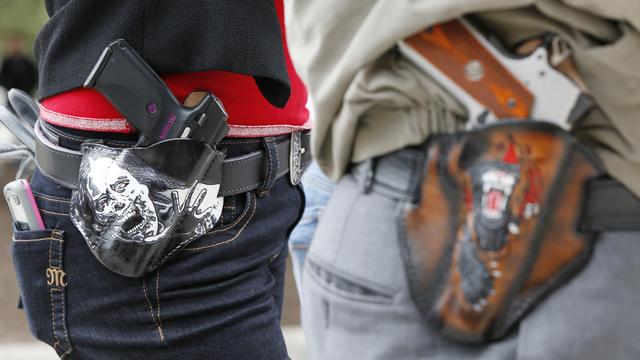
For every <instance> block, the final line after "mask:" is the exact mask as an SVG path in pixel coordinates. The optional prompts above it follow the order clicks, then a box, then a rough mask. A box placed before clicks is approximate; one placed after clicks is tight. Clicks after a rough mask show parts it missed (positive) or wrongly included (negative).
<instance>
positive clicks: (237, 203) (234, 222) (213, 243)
mask: <svg viewBox="0 0 640 360" xmlns="http://www.w3.org/2000/svg"><path fill="white" fill-rule="evenodd" d="M239 199H243V200H239ZM225 204H227V201H225ZM256 205H257V204H256V195H255V194H254V193H253V192H247V193H244V194H240V195H235V196H234V200H233V210H232V209H231V208H230V207H231V205H228V207H227V209H226V216H227V219H226V220H225V223H224V224H221V223H218V224H217V225H216V226H215V227H214V228H213V229H212V230H211V231H209V232H208V233H206V234H204V235H202V236H201V237H200V238H198V239H196V240H194V241H193V242H192V243H190V244H189V245H187V246H186V247H185V248H184V249H182V251H181V253H182V255H183V256H184V253H185V251H186V252H193V251H204V250H209V249H213V248H217V247H220V246H223V245H227V244H231V243H232V242H233V241H235V240H236V239H238V237H240V234H241V233H242V231H243V230H244V228H245V227H246V226H247V224H248V223H249V222H250V221H251V219H252V218H253V216H254V215H255V212H256ZM223 213H224V210H223ZM232 214H233V215H232ZM231 216H233V218H231ZM178 256H180V255H178Z"/></svg>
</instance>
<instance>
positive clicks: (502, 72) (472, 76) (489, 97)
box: [405, 20, 533, 119]
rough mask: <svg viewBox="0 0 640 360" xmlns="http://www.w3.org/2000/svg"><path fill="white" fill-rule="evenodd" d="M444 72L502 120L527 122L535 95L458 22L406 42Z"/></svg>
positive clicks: (430, 29) (440, 26) (425, 32)
mask: <svg viewBox="0 0 640 360" xmlns="http://www.w3.org/2000/svg"><path fill="white" fill-rule="evenodd" d="M405 42H406V44H407V45H409V46H410V47H412V48H413V49H414V50H415V51H417V52H418V53H420V55H422V57H424V58H425V60H426V61H428V62H430V63H431V64H432V65H433V66H435V67H436V68H437V69H438V70H439V71H440V72H442V73H443V74H444V75H446V76H447V77H448V78H449V79H451V80H452V81H453V82H455V83H456V84H457V85H458V86H459V87H460V88H462V89H463V90H464V91H466V92H467V93H468V94H469V95H471V96H472V97H473V98H475V99H476V101H478V102H479V103H480V104H482V105H484V106H485V107H486V108H487V109H489V110H491V111H492V112H493V113H494V114H495V115H496V117H497V118H498V119H500V118H526V117H528V116H529V112H530V109H531V106H532V104H533V95H532V94H531V93H530V92H529V90H528V89H527V88H525V87H524V85H522V84H521V83H520V81H519V80H518V79H516V78H515V77H514V76H513V75H512V74H511V73H510V72H509V71H508V70H507V69H506V68H505V67H504V66H503V65H502V64H501V63H500V62H499V61H498V59H496V57H495V56H494V55H493V54H491V53H490V52H489V50H487V49H486V47H485V45H483V44H482V43H481V42H480V41H479V40H478V39H477V38H476V37H475V36H474V34H472V33H471V31H470V30H469V29H468V28H467V27H465V25H464V24H462V23H461V22H460V21H458V20H452V21H448V22H445V23H441V24H438V25H435V26H433V27H430V28H427V29H425V30H423V31H422V32H419V33H417V34H415V35H412V36H411V37H409V38H407V39H406V40H405Z"/></svg>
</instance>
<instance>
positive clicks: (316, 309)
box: [302, 149, 640, 360]
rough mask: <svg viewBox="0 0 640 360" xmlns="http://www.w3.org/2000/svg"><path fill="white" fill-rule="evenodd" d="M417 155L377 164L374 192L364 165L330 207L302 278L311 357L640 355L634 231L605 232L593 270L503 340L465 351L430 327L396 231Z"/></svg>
mask: <svg viewBox="0 0 640 360" xmlns="http://www.w3.org/2000/svg"><path fill="white" fill-rule="evenodd" d="M420 158H421V157H420V156H419V151H417V150H409V149H407V150H403V151H400V152H397V153H393V154H390V155H387V156H384V157H382V158H380V159H379V162H378V165H377V168H376V171H375V176H374V177H373V183H372V184H373V185H372V187H371V190H372V191H371V192H369V193H366V192H365V191H363V188H364V187H365V186H366V184H367V180H368V179H370V176H367V171H366V170H367V167H365V166H360V167H357V168H356V169H354V171H352V173H351V174H349V175H347V176H346V177H345V178H343V179H342V180H341V181H340V182H339V184H338V186H337V188H336V190H335V192H334V193H333V196H332V198H331V200H330V201H329V203H328V204H327V207H326V209H325V211H324V215H323V217H322V218H321V219H320V223H319V225H318V228H317V232H316V235H315V238H314V240H313V242H312V245H311V248H310V250H309V254H308V257H307V262H306V263H305V266H304V272H303V284H304V285H303V289H302V296H303V299H304V307H303V310H302V312H303V326H304V330H305V335H306V342H307V348H308V353H309V356H310V358H311V359H317V360H333V359H349V360H361V359H362V360H373V359H385V360H386V359H393V360H396V359H544V360H548V359H582V360H584V359H594V360H595V359H597V360H602V359H640V307H639V306H640V233H637V232H635V233H629V232H627V233H623V232H616V233H603V234H602V235H601V236H600V239H599V240H598V242H597V245H596V249H595V252H594V254H593V257H592V259H591V260H590V262H589V264H588V265H587V267H586V268H585V269H584V270H583V271H582V272H581V273H579V274H578V275H577V276H576V277H575V278H573V279H572V280H571V281H570V282H569V283H567V284H566V285H565V286H563V287H561V288H560V289H558V290H556V291H555V292H554V293H553V294H552V295H551V296H550V297H548V298H547V299H546V300H544V301H543V302H542V303H540V304H539V305H538V306H537V307H536V308H535V309H534V311H533V312H532V313H530V314H529V315H528V316H527V317H526V318H525V320H524V321H522V322H521V323H520V325H519V328H518V329H517V331H516V332H514V333H513V334H511V335H510V336H509V337H507V338H506V339H504V340H502V341H500V342H496V343H492V344H489V345H485V346H464V345H459V344H456V343H453V342H451V341H448V340H445V339H443V338H442V337H440V336H439V335H438V334H437V333H436V332H434V331H432V330H431V329H430V328H429V327H427V326H426V325H425V324H424V323H423V322H422V320H421V317H420V316H419V314H418V312H417V310H416V308H415V306H414V304H413V303H412V300H411V298H410V296H409V291H408V286H407V282H406V279H405V272H404V268H403V265H402V260H401V257H400V250H399V239H398V236H399V235H398V229H397V225H396V223H397V221H396V220H397V218H398V217H399V216H403V215H404V212H405V211H406V208H407V205H408V202H409V193H408V188H409V183H410V179H411V178H413V177H415V176H418V173H417V171H418V170H417V169H418V162H419V161H421V160H420ZM639 221H640V219H639Z"/></svg>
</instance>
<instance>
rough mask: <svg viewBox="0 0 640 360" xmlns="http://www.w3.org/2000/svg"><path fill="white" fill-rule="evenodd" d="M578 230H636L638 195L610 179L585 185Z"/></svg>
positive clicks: (639, 219) (639, 220) (639, 209)
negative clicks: (583, 205)
mask: <svg viewBox="0 0 640 360" xmlns="http://www.w3.org/2000/svg"><path fill="white" fill-rule="evenodd" d="M579 228H580V230H582V231H592V232H601V231H639V230H640V198H638V197H637V196H635V195H634V194H633V193H632V192H631V191H629V190H628V189H627V188H625V187H624V186H623V185H622V184H620V183H619V182H618V181H616V180H614V179H611V178H604V179H594V180H592V181H590V182H589V183H588V184H587V188H586V206H585V207H584V212H583V214H582V220H581V221H580V225H579Z"/></svg>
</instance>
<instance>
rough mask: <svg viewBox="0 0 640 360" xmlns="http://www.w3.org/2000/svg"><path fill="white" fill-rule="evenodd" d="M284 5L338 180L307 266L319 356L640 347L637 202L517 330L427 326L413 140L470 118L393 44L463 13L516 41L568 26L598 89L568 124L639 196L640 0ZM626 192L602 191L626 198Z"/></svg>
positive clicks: (476, 355) (330, 170)
mask: <svg viewBox="0 0 640 360" xmlns="http://www.w3.org/2000/svg"><path fill="white" fill-rule="evenodd" d="M285 8H286V9H287V27H288V29H289V31H288V40H289V45H290V49H291V54H292V58H293V60H294V64H295V65H296V69H297V71H298V73H299V74H300V76H301V78H302V79H303V81H304V82H305V84H306V85H307V88H308V90H309V93H310V97H311V98H312V99H313V100H314V109H315V110H314V113H313V114H312V118H313V120H314V122H315V124H314V134H313V143H312V148H313V155H314V159H315V160H316V162H317V164H318V166H319V168H320V169H322V171H323V172H324V173H325V174H327V175H328V176H329V177H330V178H332V179H334V180H336V181H337V186H336V188H335V189H334V190H333V194H332V195H331V197H330V198H329V201H328V203H327V204H326V207H325V208H324V211H323V215H322V217H321V218H320V220H319V224H318V228H317V231H316V232H315V235H314V236H313V242H312V243H311V246H310V248H309V251H308V254H306V260H305V261H304V267H303V269H302V279H303V281H302V290H301V296H302V300H303V308H302V312H303V317H302V320H303V327H304V330H305V336H306V345H307V349H308V353H309V356H310V358H311V359H314V360H316V359H317V360H324V359H366V360H374V359H483V360H501V359H593V360H596V359H612V358H616V359H635V358H637V355H638V354H639V353H640V345H639V344H638V342H637V341H636V340H635V339H636V336H635V334H637V333H638V332H639V331H640V317H639V316H638V315H637V311H636V310H637V309H636V308H637V305H636V304H637V303H638V302H639V301H640V281H639V280H638V276H637V273H638V272H640V262H638V260H637V259H638V256H640V232H638V230H637V220H630V219H633V218H634V217H633V216H628V215H626V216H624V217H623V216H621V217H619V219H618V220H624V219H627V220H628V222H627V223H626V225H627V227H626V228H624V227H619V228H617V229H615V227H605V228H604V231H602V232H599V233H597V235H598V236H599V238H598V241H597V242H596V243H595V248H594V251H593V255H592V257H591V259H590V260H589V262H588V263H586V266H585V267H584V269H582V271H581V272H579V273H577V275H576V276H575V277H573V278H571V279H570V280H569V281H568V282H567V283H566V284H565V285H564V286H562V287H560V288H558V289H556V290H555V291H553V292H551V294H550V295H549V297H548V298H545V299H544V300H542V301H541V302H539V303H538V305H537V306H536V307H535V308H534V309H533V310H532V311H531V312H529V313H528V314H527V315H526V316H525V317H524V318H523V319H522V320H521V321H520V322H519V323H517V326H515V331H512V332H510V333H508V336H505V337H503V338H501V339H499V340H497V341H486V342H481V343H479V344H475V345H468V344H464V343H462V342H458V341H453V340H451V338H450V337H446V336H443V334H441V333H440V332H439V331H438V330H436V329H435V327H432V326H428V324H427V322H426V321H425V319H424V318H423V317H422V316H421V315H422V314H421V311H419V309H418V305H417V304H419V303H420V301H419V300H416V299H415V298H414V297H413V294H412V290H411V289H410V284H409V277H410V275H411V274H410V273H409V271H407V270H406V267H405V264H404V261H405V259H406V257H407V256H406V254H403V252H406V249H405V248H402V245H401V244H404V243H406V239H405V237H406V231H404V229H403V226H402V225H401V224H402V223H403V222H404V220H403V219H404V218H405V216H406V213H407V209H408V208H410V207H411V206H413V197H414V195H415V192H414V187H413V185H412V184H413V182H414V181H415V179H417V178H420V177H421V176H422V172H421V171H422V169H423V163H424V161H425V160H424V159H425V154H424V152H423V149H422V148H421V147H417V146H416V145H419V144H422V143H423V142H424V141H425V139H427V138H428V137H429V136H430V135H432V134H442V133H458V132H461V131H462V130H463V129H464V127H465V121H466V120H467V114H466V109H465V108H464V107H463V106H462V105H461V104H460V102H459V101H458V99H456V98H455V97H453V96H452V95H451V93H449V92H448V91H446V90H445V89H444V88H443V87H442V84H439V83H438V82H437V81H435V80H434V79H433V78H432V77H430V76H428V75H426V74H425V73H424V72H423V71H421V70H420V69H419V68H418V67H417V66H416V65H415V64H414V63H413V62H411V61H409V60H408V59H407V58H406V57H405V56H403V55H402V54H401V53H400V52H399V51H398V48H397V46H396V44H397V42H398V41H400V40H402V39H405V38H406V37H408V36H410V35H412V34H415V33H417V32H419V31H421V30H423V29H424V28H426V27H428V26H432V25H435V24H438V23H441V22H445V21H448V20H450V19H454V18H458V17H462V16H466V15H472V16H469V19H470V21H472V22H473V23H474V24H476V25H478V26H479V27H481V28H483V29H486V30H488V31H489V32H490V33H491V35H493V36H495V37H496V38H497V39H499V40H500V41H501V43H502V44H503V45H504V46H505V47H506V48H507V49H513V48H515V46H517V45H518V44H520V43H522V42H524V41H525V40H528V39H531V38H533V37H537V36H540V35H542V34H546V33H554V34H558V35H559V36H560V37H561V38H562V39H563V41H567V42H569V43H570V44H571V47H572V49H573V51H574V58H575V61H576V64H577V68H578V69H579V73H580V75H581V76H582V77H583V79H584V81H585V82H586V86H587V87H588V90H589V91H590V93H591V95H592V96H593V99H594V100H595V103H596V105H597V106H596V107H595V108H593V109H592V110H591V112H590V113H588V115H587V116H585V117H584V118H583V119H581V121H580V122H579V123H578V124H576V125H575V126H574V129H573V131H572V133H573V135H575V136H576V137H577V138H578V139H580V142H581V143H582V144H586V145H587V146H588V147H589V148H590V149H591V150H593V151H594V152H595V153H596V154H597V155H598V157H599V158H600V159H601V160H602V162H603V163H604V166H605V167H606V170H607V173H608V175H609V176H611V177H612V178H613V179H615V180H614V181H613V183H614V184H615V185H613V186H614V187H615V188H616V189H618V190H620V191H621V192H624V193H626V195H625V199H630V201H631V202H634V201H635V202H636V203H637V201H638V200H637V199H638V196H640V175H639V174H640V145H639V144H640V142H639V141H638V139H640V127H639V126H638V116H639V114H640V97H638V96H637V95H638V89H640V75H638V74H639V72H638V64H640V8H639V7H638V6H637V4H636V3H635V2H632V1H621V0H617V1H609V2H607V3H606V6H602V4H601V3H600V2H598V1H595V0H589V1H581V2H577V1H531V0H525V1H518V2H513V1H506V0H502V1H487V0H474V1H463V2H455V1H447V0H438V1H392V0H371V1H342V0H340V1H339V0H335V1H331V0H324V1H312V0H286V1H285ZM319 14H321V16H319ZM427 201H428V199H427ZM616 203H617V202H616V201H611V200H610V201H609V204H605V205H607V206H611V205H613V207H611V208H610V209H609V210H611V211H613V212H616V211H617V210H616V208H615V206H616V205H617V204H616ZM427 205H428V204H427ZM602 210H603V211H602V212H601V213H607V212H611V211H607V209H602ZM635 219H637V216H635ZM629 221H631V222H629ZM633 224H636V226H635V228H634V226H633ZM620 230H622V231H620ZM301 232H302V230H301ZM307 236H308V234H307ZM473 285H476V286H479V285H478V284H473ZM480 306H482V304H480Z"/></svg>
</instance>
